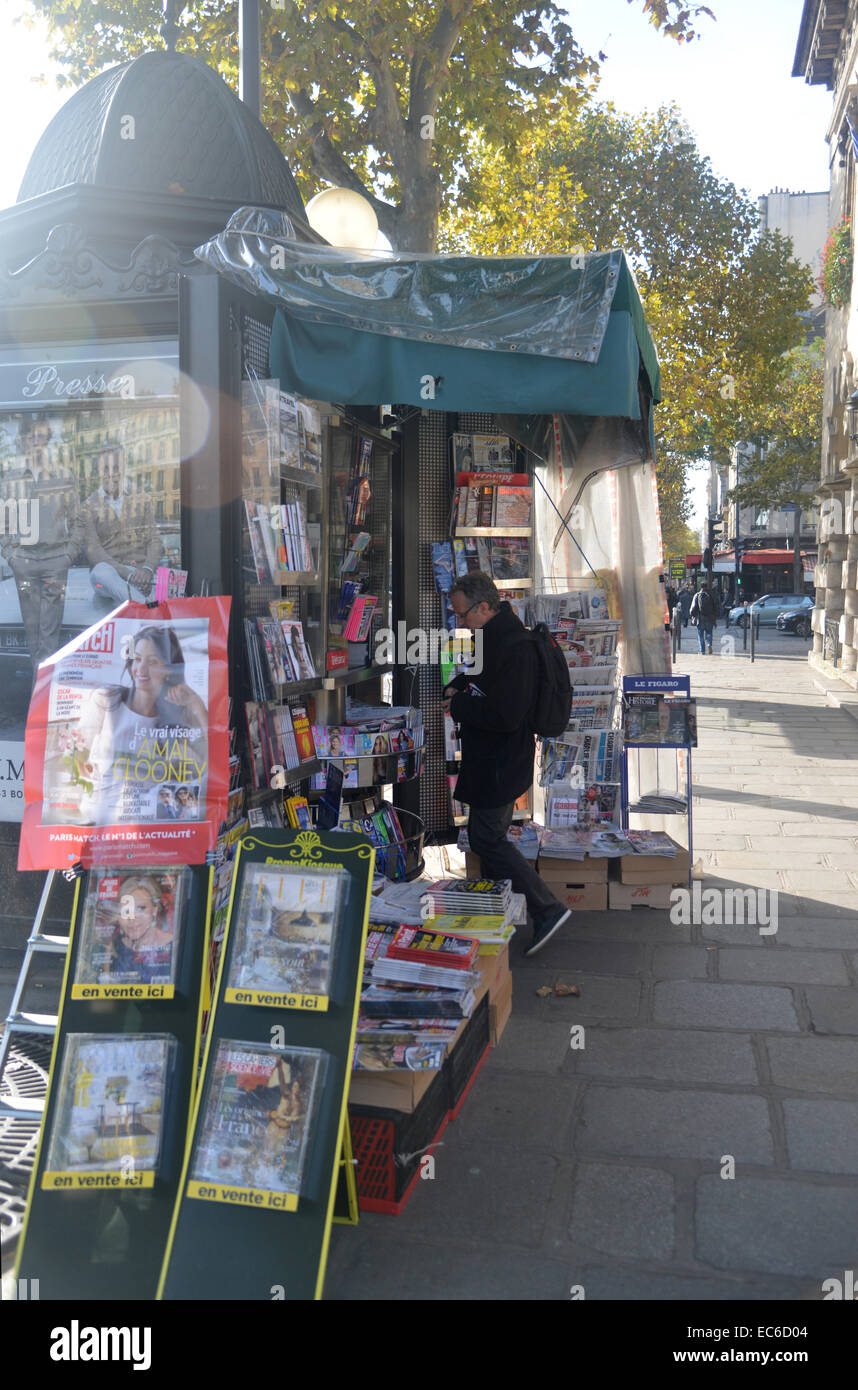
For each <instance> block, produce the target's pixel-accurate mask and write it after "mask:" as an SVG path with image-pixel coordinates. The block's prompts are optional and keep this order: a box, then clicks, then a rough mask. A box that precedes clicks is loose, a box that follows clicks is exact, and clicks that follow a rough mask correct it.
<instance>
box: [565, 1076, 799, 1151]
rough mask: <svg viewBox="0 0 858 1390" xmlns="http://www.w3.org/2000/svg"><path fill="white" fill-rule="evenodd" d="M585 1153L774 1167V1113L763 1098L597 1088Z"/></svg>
mask: <svg viewBox="0 0 858 1390" xmlns="http://www.w3.org/2000/svg"><path fill="white" fill-rule="evenodd" d="M576 1139H577V1149H578V1152H579V1153H583V1154H594V1153H598V1154H601V1155H607V1154H629V1155H631V1154H634V1155H635V1156H636V1157H638V1158H657V1157H659V1158H696V1159H702V1160H706V1161H708V1162H710V1163H717V1162H718V1161H719V1159H720V1157H721V1155H722V1154H725V1153H730V1154H732V1155H733V1156H734V1158H735V1159H736V1162H737V1163H750V1164H771V1163H773V1162H774V1147H773V1140H772V1134H771V1129H770V1121H769V1109H768V1105H767V1104H766V1101H765V1100H764V1099H763V1098H762V1096H751V1095H736V1094H730V1093H729V1092H726V1091H715V1090H708V1091H703V1090H671V1091H666V1090H655V1089H649V1088H634V1087H629V1086H603V1085H597V1084H593V1085H590V1086H589V1087H588V1088H587V1091H586V1094H585V1096H584V1101H583V1104H582V1106H581V1112H580V1117H579V1120H578V1125H577V1136H576Z"/></svg>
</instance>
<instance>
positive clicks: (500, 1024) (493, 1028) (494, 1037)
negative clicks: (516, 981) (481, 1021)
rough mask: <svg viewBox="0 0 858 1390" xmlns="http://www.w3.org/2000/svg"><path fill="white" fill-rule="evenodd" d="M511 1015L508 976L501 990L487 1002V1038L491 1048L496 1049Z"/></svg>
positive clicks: (510, 990) (510, 978)
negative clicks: (489, 1040)
mask: <svg viewBox="0 0 858 1390" xmlns="http://www.w3.org/2000/svg"><path fill="white" fill-rule="evenodd" d="M511 1015H512V975H510V976H508V978H507V980H506V983H505V985H504V987H503V989H502V990H501V991H500V993H499V994H498V995H496V997H495V999H494V1000H491V998H490V1002H489V1037H490V1039H491V1044H492V1047H497V1045H498V1043H499V1042H500V1039H501V1034H502V1033H503V1030H504V1028H505V1027H506V1025H507V1024H508V1023H509V1020H510V1017H511Z"/></svg>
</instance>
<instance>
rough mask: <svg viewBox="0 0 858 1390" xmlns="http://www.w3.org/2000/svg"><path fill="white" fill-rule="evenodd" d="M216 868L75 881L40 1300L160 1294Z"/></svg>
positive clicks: (34, 1231) (48, 1150) (38, 1245)
mask: <svg viewBox="0 0 858 1390" xmlns="http://www.w3.org/2000/svg"><path fill="white" fill-rule="evenodd" d="M211 884H212V874H211V870H210V869H208V868H205V867H198V868H188V867H183V866H175V865H173V866H170V867H162V868H158V867H157V866H156V867H142V868H141V867H139V866H138V867H135V868H134V869H133V870H131V869H122V868H121V867H111V868H109V869H106V868H101V869H95V870H92V871H91V872H90V873H88V874H85V875H84V876H83V878H81V879H79V880H78V883H77V887H76V892H75V900H74V910H73V920H72V930H71V937H70V941H69V951H68V956H67V959H66V969H65V975H64V978H63V986H62V998H61V1005H60V1013H59V1019H58V1026H57V1034H56V1038H55V1041H54V1051H53V1056H52V1059H51V1072H50V1081H49V1086H48V1094H47V1098H46V1102H45V1117H44V1123H43V1126H42V1132H41V1135H40V1140H39V1148H38V1152H37V1155H36V1162H35V1167H34V1170H33V1176H32V1179H31V1182H30V1191H29V1196H28V1202H27V1213H26V1218H25V1223H24V1229H23V1233H22V1237H21V1241H20V1244H19V1249H18V1257H17V1262H16V1268H15V1278H16V1279H37V1280H38V1281H39V1291H40V1297H41V1298H42V1299H135V1300H140V1299H153V1298H154V1297H155V1293H156V1290H157V1286H158V1277H159V1273H160V1269H161V1265H162V1261H163V1256H164V1250H165V1248H166V1244H167V1236H168V1233H169V1229H170V1221H171V1217H172V1214H173V1210H174V1206H175V1199H176V1193H177V1191H178V1185H179V1176H180V1173H181V1165H182V1158H183V1155H184V1150H185V1142H186V1137H187V1126H188V1117H189V1114H190V1110H191V1104H192V1100H193V1088H194V1084H195V1079H196V1064H197V1059H198V1056H199V1047H200V1027H201V998H202V988H201V985H202V980H203V974H204V971H205V969H206V964H207V933H206V924H207V922H208V917H209V908H210V895H211Z"/></svg>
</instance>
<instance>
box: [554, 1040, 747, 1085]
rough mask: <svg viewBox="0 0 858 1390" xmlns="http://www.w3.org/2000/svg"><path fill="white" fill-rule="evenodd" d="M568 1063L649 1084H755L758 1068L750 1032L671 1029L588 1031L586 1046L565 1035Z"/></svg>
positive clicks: (590, 1073)
mask: <svg viewBox="0 0 858 1390" xmlns="http://www.w3.org/2000/svg"><path fill="white" fill-rule="evenodd" d="M564 1067H565V1068H566V1069H567V1070H568V1071H571V1072H574V1073H575V1074H576V1075H578V1076H582V1077H602V1078H609V1077H610V1078H614V1079H617V1080H623V1079H624V1078H625V1079H627V1080H630V1079H632V1078H634V1079H635V1080H639V1081H649V1082H653V1081H655V1082H661V1081H663V1082H676V1084H677V1085H682V1084H687V1083H689V1082H693V1083H695V1084H698V1083H699V1084H701V1085H702V1084H705V1083H711V1084H714V1085H720V1086H753V1085H755V1084H756V1082H757V1079H758V1077H757V1067H756V1062H755V1057H754V1049H753V1046H752V1043H751V1037H750V1034H739V1033H713V1032H705V1031H703V1030H702V1029H701V1030H700V1031H695V1032H686V1031H684V1030H683V1031H680V1030H678V1029H672V1028H661V1029H658V1028H594V1029H587V1030H585V1035H584V1046H583V1048H580V1049H579V1048H576V1049H573V1048H571V1047H570V1046H569V1037H568V1034H567V1038H566V1055H565V1057H564Z"/></svg>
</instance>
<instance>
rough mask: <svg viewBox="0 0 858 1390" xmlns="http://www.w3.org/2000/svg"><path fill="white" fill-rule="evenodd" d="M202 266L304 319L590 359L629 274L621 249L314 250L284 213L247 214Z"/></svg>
mask: <svg viewBox="0 0 858 1390" xmlns="http://www.w3.org/2000/svg"><path fill="white" fill-rule="evenodd" d="M196 255H197V256H198V257H199V259H200V260H202V261H204V262H205V263H206V264H207V265H209V266H211V267H212V268H213V269H214V270H216V271H218V272H219V273H220V274H221V275H224V276H227V277H228V278H229V279H230V280H233V281H234V282H236V283H238V284H239V285H241V286H242V287H243V288H244V289H246V290H249V291H251V292H253V293H257V294H264V295H268V296H270V297H273V298H275V299H277V300H280V301H281V302H284V303H286V304H288V306H289V308H290V310H291V311H292V312H293V313H294V314H296V315H297V316H298V317H300V318H304V319H307V320H310V321H312V322H316V323H329V324H340V325H344V326H348V327H349V328H354V329H359V330H362V331H364V332H372V333H381V334H384V335H386V336H388V337H397V338H409V339H412V340H416V341H421V342H431V343H441V344H446V345H448V346H450V347H463V348H475V349H481V350H484V351H494V352H504V351H505V352H519V353H527V354H530V355H533V356H537V357H558V358H564V359H567V360H569V361H572V362H596V361H598V358H599V352H600V349H601V346H602V340H603V338H604V335H605V330H606V328H607V326H608V319H609V317H610V313H611V305H612V303H613V301H614V296H615V294H616V292H617V287H618V285H619V284H620V280H621V276H622V275H624V274H626V270H625V259H624V257H623V253H622V252H621V251H618V250H612V251H602V252H594V253H591V254H588V255H565V256H536V257H531V256H489V257H486V256H437V255H434V254H418V253H415V252H393V251H351V250H349V251H343V250H341V249H339V248H336V247H331V246H326V245H310V244H308V243H307V241H306V238H303V237H302V236H301V228H300V227H298V226H297V224H296V223H295V222H294V221H293V220H292V219H291V218H290V217H289V216H288V215H287V214H285V213H280V212H276V211H274V210H272V209H266V208H253V207H243V208H239V209H238V210H237V211H236V212H235V213H234V214H233V216H232V217H231V218H230V220H229V222H228V224H227V226H226V227H225V229H224V230H223V231H222V232H220V233H219V234H218V236H216V237H214V238H213V239H212V240H211V241H209V242H206V244H205V245H204V246H201V247H199V248H198V249H197V252H196Z"/></svg>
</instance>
